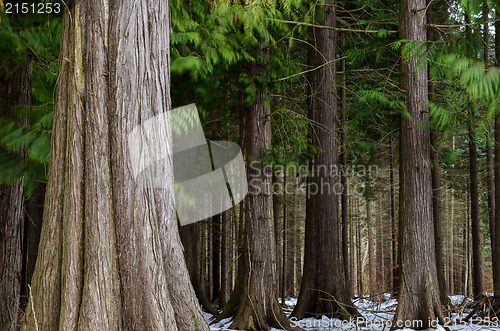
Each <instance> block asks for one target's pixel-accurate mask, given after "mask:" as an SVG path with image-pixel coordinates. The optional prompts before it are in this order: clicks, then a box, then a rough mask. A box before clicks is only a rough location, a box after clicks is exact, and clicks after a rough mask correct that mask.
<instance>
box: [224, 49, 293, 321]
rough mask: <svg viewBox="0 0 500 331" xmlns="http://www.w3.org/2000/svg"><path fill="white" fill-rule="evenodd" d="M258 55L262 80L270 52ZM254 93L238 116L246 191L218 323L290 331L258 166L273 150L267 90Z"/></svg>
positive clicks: (263, 175) (264, 176)
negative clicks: (232, 275)
mask: <svg viewBox="0 0 500 331" xmlns="http://www.w3.org/2000/svg"><path fill="white" fill-rule="evenodd" d="M257 51H258V52H259V57H260V58H261V59H262V60H261V62H252V63H249V65H248V71H249V74H250V77H255V76H257V75H265V66H266V61H267V56H268V54H267V53H268V50H267V49H266V48H265V47H264V46H262V45H261V46H259V47H258V49H257ZM257 89H258V91H257V92H256V95H255V99H254V101H253V103H252V104H251V105H250V106H248V107H246V108H245V109H244V110H242V116H244V119H242V123H243V128H242V132H243V135H244V136H243V137H244V139H243V140H244V141H245V143H244V145H243V153H244V157H245V159H246V162H247V180H248V183H249V187H248V195H247V196H246V198H245V199H244V201H243V206H242V207H243V208H244V211H243V214H242V215H243V217H242V219H241V224H240V234H239V244H240V256H239V259H238V273H237V276H236V284H235V288H234V290H233V293H232V294H231V299H230V300H229V302H228V304H227V305H226V308H225V309H224V312H223V313H222V314H221V315H220V316H219V318H225V317H227V316H231V315H233V316H234V320H233V324H232V325H231V328H235V329H240V330H241V329H243V330H268V329H270V328H271V327H275V328H281V329H290V322H289V321H288V319H287V318H286V316H285V314H284V313H283V311H282V309H281V306H280V305H279V303H278V297H277V295H276V293H277V282H278V279H279V277H278V276H277V275H278V274H277V270H276V259H277V256H276V244H275V238H276V237H275V233H274V232H275V229H274V221H273V213H272V211H273V199H272V191H271V180H272V173H271V169H270V167H269V166H268V165H267V166H266V164H264V163H263V161H262V158H263V157H264V153H265V150H269V148H270V147H271V120H270V112H271V108H270V106H269V104H268V100H266V98H267V90H266V88H264V87H257ZM251 162H253V163H251ZM250 165H251V166H250Z"/></svg>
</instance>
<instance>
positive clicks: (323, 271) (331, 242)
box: [292, 0, 357, 319]
mask: <svg viewBox="0 0 500 331" xmlns="http://www.w3.org/2000/svg"><path fill="white" fill-rule="evenodd" d="M321 25H323V26H330V27H335V26H336V14H335V1H334V0H330V1H327V3H326V4H325V14H324V16H323V19H322V22H321ZM313 35H314V41H315V49H314V51H311V53H310V54H311V57H310V61H311V63H312V65H313V67H314V68H317V69H316V70H315V71H314V72H313V74H312V76H313V77H312V97H311V107H310V115H309V118H310V120H311V123H314V124H313V127H312V129H311V130H312V131H311V136H312V143H313V145H314V146H316V147H317V149H318V150H320V149H321V151H320V152H318V153H316V154H315V155H314V156H313V157H312V160H311V164H310V166H311V170H312V173H311V177H310V178H309V179H310V180H309V181H308V190H307V200H308V201H307V207H306V208H307V209H309V211H308V212H307V215H306V223H307V225H306V238H305V252H304V274H303V278H302V283H301V288H300V293H299V297H298V301H297V305H296V306H295V309H294V311H293V312H292V316H294V317H296V318H298V319H301V318H303V317H305V316H311V315H312V316H316V315H321V314H324V315H326V316H328V317H335V316H341V317H344V318H349V315H350V314H357V311H356V309H355V308H354V307H352V304H351V300H350V298H349V294H348V292H347V287H346V283H345V272H344V264H343V261H342V260H343V258H342V245H341V228H340V224H339V220H338V200H337V199H338V193H340V192H341V191H340V190H339V185H338V184H340V183H339V182H338V181H339V178H337V177H338V176H332V175H331V174H330V170H331V169H332V168H335V169H338V155H337V154H338V151H337V148H338V145H337V135H338V132H337V93H336V88H335V59H336V47H335V45H336V40H337V31H336V30H333V29H323V28H314V29H313ZM308 231H309V233H307V232H308ZM332 297H333V298H334V300H332ZM344 305H345V306H344Z"/></svg>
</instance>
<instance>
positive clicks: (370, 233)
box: [366, 200, 377, 296]
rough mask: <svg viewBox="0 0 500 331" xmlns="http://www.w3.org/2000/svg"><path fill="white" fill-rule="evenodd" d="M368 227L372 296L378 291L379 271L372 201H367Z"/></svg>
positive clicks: (369, 288)
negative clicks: (376, 267)
mask: <svg viewBox="0 0 500 331" xmlns="http://www.w3.org/2000/svg"><path fill="white" fill-rule="evenodd" d="M366 227H367V228H368V238H367V239H368V290H369V294H370V296H373V295H375V294H376V292H377V288H376V283H377V271H376V269H375V249H374V245H373V218H372V202H371V201H368V200H367V201H366Z"/></svg>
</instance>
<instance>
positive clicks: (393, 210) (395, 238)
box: [389, 136, 399, 294]
mask: <svg viewBox="0 0 500 331" xmlns="http://www.w3.org/2000/svg"><path fill="white" fill-rule="evenodd" d="M392 144H393V142H392V136H390V137H389V183H390V195H391V196H390V199H391V256H392V265H391V269H392V277H391V278H392V279H391V292H392V293H393V294H395V293H396V291H397V290H398V289H399V285H398V283H399V280H398V279H399V276H398V259H397V252H398V247H397V244H398V229H397V226H396V206H395V205H396V203H395V193H394V185H396V184H395V182H394V154H393V149H392Z"/></svg>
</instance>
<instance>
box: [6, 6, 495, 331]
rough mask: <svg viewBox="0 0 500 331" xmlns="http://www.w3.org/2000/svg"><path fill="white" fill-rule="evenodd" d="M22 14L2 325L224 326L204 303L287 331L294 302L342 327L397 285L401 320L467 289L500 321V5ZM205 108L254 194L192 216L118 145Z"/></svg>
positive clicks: (214, 134)
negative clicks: (158, 120)
mask: <svg viewBox="0 0 500 331" xmlns="http://www.w3.org/2000/svg"><path fill="white" fill-rule="evenodd" d="M31 3H32V2H27V4H31ZM9 4H10V5H12V3H11V2H6V1H2V0H0V9H1V12H0V91H1V92H0V183H1V186H0V204H1V206H2V207H1V209H0V210H1V212H0V213H1V214H0V225H1V227H0V329H1V330H16V329H17V328H18V327H20V325H21V324H22V325H23V328H22V329H23V330H39V329H40V330H56V329H61V330H67V329H72V328H77V327H78V328H81V329H94V330H104V329H109V330H118V329H122V328H123V329H131V330H132V329H134V330H146V329H153V328H156V329H162V328H163V329H165V330H174V328H177V329H178V330H182V331H184V330H194V329H200V330H208V324H207V323H206V321H205V319H204V317H203V315H202V313H201V311H200V309H199V306H198V302H199V304H200V305H201V307H202V308H203V310H205V311H206V312H209V313H211V314H212V315H214V316H218V319H219V320H222V319H224V318H227V317H234V320H233V323H232V326H231V328H235V329H245V330H260V329H262V330H264V329H265V330H267V329H269V328H270V327H276V328H282V329H290V328H291V326H290V323H289V320H288V319H287V317H286V316H285V315H284V313H283V311H282V309H281V308H282V306H284V304H285V303H284V301H285V298H298V301H297V305H296V306H295V308H294V310H293V312H292V315H291V316H294V317H297V318H298V319H302V318H305V317H311V316H312V317H319V316H321V315H326V316H328V317H339V318H345V319H348V318H349V317H350V316H357V315H358V314H359V312H358V310H357V309H356V307H355V306H353V305H352V301H351V298H355V297H357V298H359V297H366V298H368V299H369V300H372V301H381V300H385V299H383V298H385V296H384V293H388V294H390V295H391V296H394V297H397V298H398V300H399V305H398V309H397V311H396V317H395V318H396V319H401V320H424V321H425V320H428V319H434V318H437V319H440V320H441V321H442V319H443V317H444V316H447V315H448V314H450V313H451V312H452V311H453V308H452V304H451V302H450V300H449V298H448V296H451V295H463V296H465V297H468V298H472V299H474V301H473V303H470V306H469V309H470V312H471V315H470V316H469V317H468V318H471V317H472V316H474V315H478V314H483V315H481V316H485V314H487V315H488V316H495V314H497V313H498V311H499V310H500V304H499V302H500V301H499V297H500V262H498V261H499V260H498V255H497V253H496V251H498V250H500V240H495V238H496V237H498V236H500V226H495V219H497V218H500V208H495V205H499V204H500V145H499V144H498V142H499V141H500V113H499V106H498V104H499V95H500V94H499V87H500V72H499V70H498V65H499V63H500V36H499V34H498V30H499V27H500V19H499V11H500V8H499V7H498V6H499V4H498V3H497V2H495V1H488V0H461V1H452V0H450V1H448V0H435V1H428V2H427V3H426V2H425V1H424V0H402V1H401V3H397V2H394V1H385V0H373V1H368V2H366V1H344V2H343V1H340V0H336V1H334V0H328V1H323V0H317V1H301V0H296V1H291V0H262V1H260V0H256V1H228V0H213V1H208V0H207V1H184V0H170V1H163V2H158V1H150V2H144V3H138V2H136V1H132V0H130V1H128V0H127V1H123V2H118V1H111V2H110V3H108V2H106V1H97V2H96V3H95V4H90V3H89V2H81V1H70V2H69V3H67V4H66V3H63V2H60V3H59V4H60V5H61V7H60V8H61V10H60V11H59V12H57V13H56V12H51V13H48V12H47V11H46V10H45V12H44V13H34V12H32V11H31V10H30V9H29V10H28V11H27V12H26V13H24V12H21V10H19V11H18V10H17V9H15V10H13V9H12V8H13V7H9ZM33 4H37V5H38V2H36V3H35V2H33ZM8 8H11V11H10V12H8ZM19 8H21V7H19ZM28 8H31V7H29V6H28ZM13 11H14V12H13ZM127 17H130V20H129V21H128V22H126V18H127ZM159 22H160V23H159ZM141 34H144V36H141ZM165 81H166V82H167V87H166V92H165V86H163V85H162V84H164V83H165ZM129 82H131V83H129ZM141 82H142V83H141ZM141 84H142V85H141ZM158 95H161V96H162V97H161V98H156V96H158ZM159 99H161V100H163V101H158V100H159ZM122 100H125V101H123V102H122ZM136 100H137V101H136ZM158 103H159V104H160V106H158V107H156V106H157V105H158ZM190 103H196V106H197V109H198V111H199V115H200V118H201V121H202V125H203V130H204V132H205V135H206V137H207V139H209V140H229V141H233V142H237V143H238V144H239V145H240V146H241V147H242V150H243V155H244V157H245V160H246V162H247V172H248V174H247V177H248V180H249V195H248V196H247V198H246V199H245V201H244V202H242V203H241V204H239V205H235V206H234V207H233V208H232V209H230V210H227V211H225V212H223V213H222V214H220V215H216V216H213V217H212V218H210V219H207V220H204V221H202V222H198V223H195V224H191V225H186V226H182V227H180V226H178V225H177V223H176V221H175V217H174V218H172V217H173V216H172V213H171V212H168V210H169V209H168V208H173V207H172V206H171V205H169V203H170V201H171V194H170V195H169V194H168V193H166V194H164V195H162V194H157V193H156V191H155V192H153V191H148V190H141V189H140V188H137V187H136V186H134V185H135V184H130V183H132V180H131V179H130V178H129V177H130V176H129V175H128V171H130V170H127V166H126V165H124V164H125V163H122V162H125V161H120V158H122V159H126V158H127V153H126V152H125V151H124V150H122V149H121V148H122V147H120V146H122V145H123V144H121V142H122V140H121V139H124V138H123V137H124V136H125V134H126V133H127V132H128V131H127V130H129V129H130V128H131V127H132V123H136V124H139V123H140V122H141V121H143V120H145V119H147V118H148V117H151V116H153V115H155V114H156V111H157V110H156V108H158V109H164V110H167V109H170V108H175V107H178V106H182V105H186V104H190ZM134 109H151V110H150V111H149V110H148V111H143V110H141V112H138V113H134ZM102 119H104V120H103V121H104V122H103V121H102ZM252 164H253V166H251V165H252ZM256 164H257V165H258V166H257V167H256V166H255V165H256ZM266 165H271V166H267V167H266ZM103 183H104V184H103ZM106 183H108V184H106ZM121 191H126V192H128V193H124V194H123V196H122V195H121V194H122V193H116V192H121ZM130 192H135V194H136V195H137V196H147V197H148V198H147V199H146V198H145V199H143V200H144V201H146V202H144V201H142V202H137V201H138V200H134V199H136V198H134V195H133V194H132V193H130ZM256 192H258V193H256ZM127 194H128V195H127ZM139 200H140V199H139ZM163 204H167V205H168V206H170V207H166V208H165V210H167V211H165V210H164V209H162V208H159V207H158V206H160V205H163ZM131 206H132V207H131ZM158 210H161V211H158ZM153 211H155V212H153ZM162 213H163V214H162ZM138 215H154V216H151V219H155V220H157V219H158V221H155V222H158V223H155V222H152V223H151V224H157V225H158V226H157V227H156V226H151V229H150V228H148V225H140V224H139V223H141V224H142V222H139V221H138V220H139V219H143V218H144V219H148V218H147V217H146V216H144V217H142V218H141V216H138ZM158 215H167V216H165V217H166V218H168V219H172V220H173V221H166V222H165V223H162V221H161V220H160V219H161V216H158ZM174 215H175V214H174ZM124 220H126V221H124ZM127 222H130V223H127ZM131 224H133V225H131ZM138 224H139V225H138ZM163 226H164V227H165V228H166V229H167V230H166V232H165V233H163V232H162V230H161V229H162V228H163ZM129 228H130V229H129ZM148 229H149V230H148ZM138 233H144V235H138ZM177 233H179V234H177ZM179 235H180V241H179V238H178V237H179ZM135 236H137V238H139V239H137V240H136V239H133V240H132V239H130V238H136V237H135ZM141 238H142V239H141ZM148 238H149V239H148ZM158 238H159V239H158ZM166 238H168V239H166ZM171 238H175V239H173V240H170V239H171ZM129 239H130V241H131V242H132V243H128V244H127V243H126V242H127V240H129ZM153 239H154V240H153ZM156 239H158V241H155V240H156ZM161 239H163V240H165V241H168V242H170V241H171V242H172V244H163V243H162V241H161ZM148 240H151V242H154V244H151V245H152V246H151V247H150V246H148V245H149V244H148V243H147V242H148ZM181 242H182V244H183V246H181V244H180V243H181ZM169 245H171V246H169ZM97 247H98V248H97ZM182 247H183V248H182ZM94 248H95V254H94V253H93V250H94ZM155 249H159V251H160V252H162V253H161V254H163V255H162V257H163V258H162V259H160V258H158V257H157V256H156V255H155V254H153V252H155ZM182 249H183V253H184V254H181V253H179V252H182ZM133 252H137V254H136V253H133ZM168 252H173V253H171V254H172V255H169V254H170V253H168ZM134 254H136V255H134ZM149 254H150V255H149ZM161 254H160V255H161ZM153 255H154V256H155V258H153ZM157 258H158V259H160V260H162V261H163V262H159V261H160V260H157ZM37 259H38V261H37ZM103 261H106V262H103ZM113 261H114V262H113ZM138 265H140V267H137V266H138ZM178 266H181V267H178ZM148 268H149V269H148ZM141 270H142V271H141ZM144 270H155V271H154V272H153V271H152V273H153V274H154V275H153V276H151V277H150V275H149V274H148V271H144ZM158 270H160V271H158ZM169 270H171V271H169ZM176 270H178V272H177V271H176ZM143 271H144V272H143ZM176 272H177V273H176ZM118 274H119V278H117V277H118V276H116V275H118ZM158 275H160V276H158ZM161 275H164V276H161ZM165 275H166V276H165ZM51 277H52V278H51ZM175 277H179V278H175ZM115 278H116V279H115ZM173 278H175V279H178V280H179V281H178V282H175V284H174V282H170V279H173ZM189 280H190V282H189ZM127 284H133V286H131V287H130V293H128V292H129V290H128V288H129V287H128V285H127ZM155 284H157V286H156V287H155ZM158 284H163V285H164V286H163V285H158ZM159 288H168V292H169V293H170V297H169V296H168V295H166V296H165V295H162V293H163V292H162V291H163V290H162V289H159ZM148 291H150V292H151V293H153V294H152V295H153V296H152V297H149V296H148V295H149V294H144V293H143V292H147V293H149V292H148ZM165 291H167V290H165ZM96 293H105V294H110V297H108V298H107V299H103V298H99V295H97V294H96ZM120 293H121V294H120ZM123 293H128V294H126V295H123ZM157 294H158V295H157ZM194 296H196V298H197V299H198V300H197V301H196V300H193V298H194ZM109 298H114V299H109ZM115 300H116V301H117V302H121V304H117V305H116V306H115V305H114V303H110V301H113V302H114V301H115ZM162 300H165V301H169V302H172V304H170V303H169V304H168V305H165V306H168V307H167V308H164V307H163V306H162V304H158V307H160V308H158V310H157V311H156V310H154V309H153V310H151V311H150V308H148V307H150V306H151V305H152V306H155V307H156V303H157V302H161V301H162ZM152 302H154V303H152ZM183 304H185V306H183ZM148 305H149V306H148ZM179 307H180V308H179ZM185 307H189V308H187V309H184V308H185ZM183 309H184V310H183ZM457 309H458V308H457ZM96 311H97V312H96ZM142 311H148V313H144V314H143V313H141V312H142ZM183 314H184V315H185V317H182V315H183ZM42 315H43V316H42ZM139 315H140V317H138V316H139ZM88 316H92V317H88ZM158 316H166V317H164V320H163V317H158ZM31 320H32V321H33V322H30V321H31ZM170 320H174V321H175V322H174V324H176V325H173V324H169V323H171V322H170ZM193 320H194V322H193ZM23 321H24V322H23ZM103 321H106V322H103ZM193 323H194V324H193ZM169 325H170V326H169ZM35 326H36V327H35ZM422 328H425V325H424V326H423V327H422Z"/></svg>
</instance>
